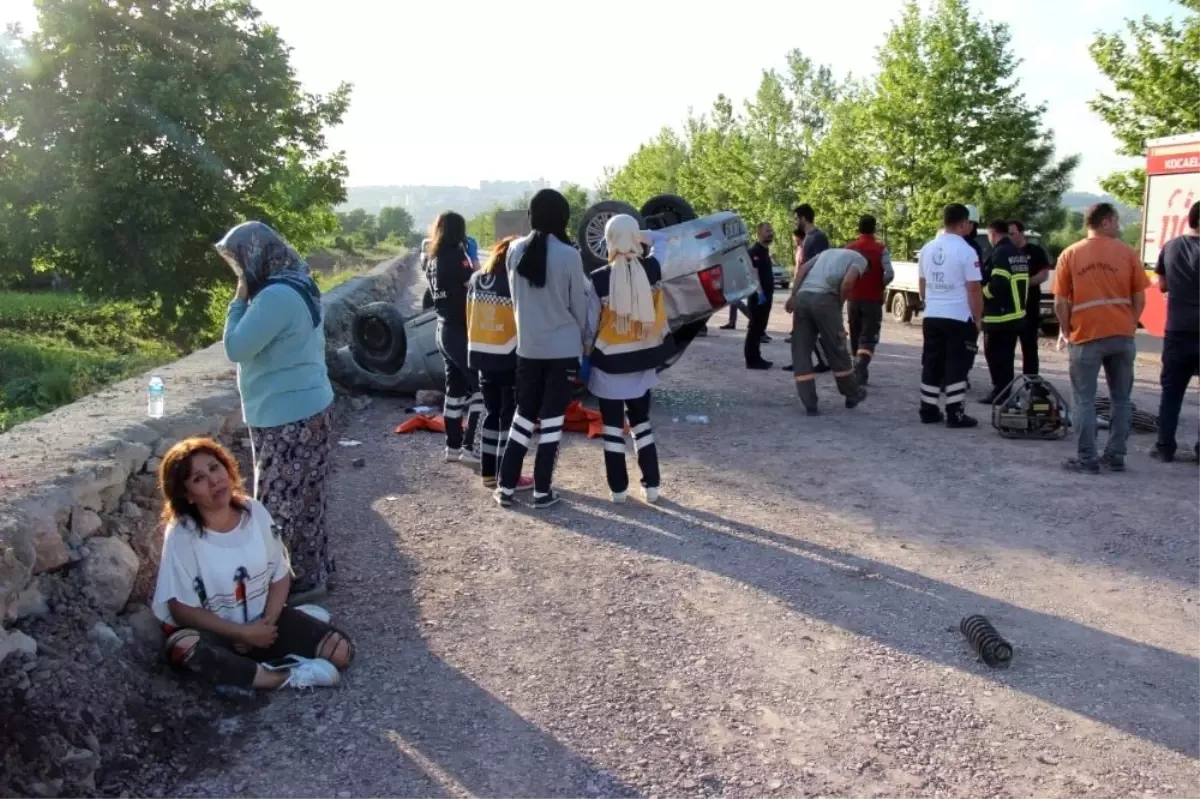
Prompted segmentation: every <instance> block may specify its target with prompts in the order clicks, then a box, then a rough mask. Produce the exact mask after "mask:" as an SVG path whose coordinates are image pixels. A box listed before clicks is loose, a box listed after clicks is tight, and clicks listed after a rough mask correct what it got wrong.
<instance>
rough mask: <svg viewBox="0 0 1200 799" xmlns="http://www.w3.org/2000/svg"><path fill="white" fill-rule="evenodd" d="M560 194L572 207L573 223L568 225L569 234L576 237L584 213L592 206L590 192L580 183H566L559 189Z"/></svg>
mask: <svg viewBox="0 0 1200 799" xmlns="http://www.w3.org/2000/svg"><path fill="white" fill-rule="evenodd" d="M559 192H561V193H562V196H563V197H565V198H566V199H567V203H568V204H569V205H570V206H571V221H570V222H568V223H567V234H568V235H570V236H574V235H575V231H576V230H578V229H579V222H580V220H581V219H583V212H584V211H586V210H587V209H588V206H589V205H590V204H591V201H590V200H589V199H588V190H587V189H585V188H584V187H583V186H580V185H579V184H578V183H564V184H563V185H562V186H561V187H560V188H559Z"/></svg>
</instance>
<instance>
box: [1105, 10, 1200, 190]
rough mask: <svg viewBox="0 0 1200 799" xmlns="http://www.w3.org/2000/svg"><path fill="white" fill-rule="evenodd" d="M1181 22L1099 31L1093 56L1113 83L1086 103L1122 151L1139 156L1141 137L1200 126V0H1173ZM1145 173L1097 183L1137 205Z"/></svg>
mask: <svg viewBox="0 0 1200 799" xmlns="http://www.w3.org/2000/svg"><path fill="white" fill-rule="evenodd" d="M1177 2H1178V3H1179V4H1180V5H1181V6H1183V7H1184V8H1185V9H1186V10H1187V13H1186V14H1185V15H1184V19H1183V21H1182V23H1181V24H1176V23H1175V22H1174V21H1173V20H1170V19H1167V20H1163V21H1156V20H1153V19H1151V18H1150V17H1149V16H1143V17H1142V18H1141V19H1140V20H1132V19H1131V20H1126V21H1125V32H1124V35H1122V34H1120V33H1101V34H1099V35H1097V36H1096V39H1095V40H1094V41H1093V42H1092V45H1091V48H1090V50H1091V54H1092V59H1093V60H1094V61H1095V62H1096V66H1098V67H1099V68H1100V71H1101V72H1102V73H1104V75H1105V77H1107V78H1108V79H1109V80H1110V81H1111V82H1112V84H1113V92H1112V93H1109V92H1101V93H1100V94H1099V95H1098V96H1097V97H1096V99H1094V100H1092V101H1091V103H1090V104H1089V105H1090V106H1091V108H1092V110H1093V111H1095V112H1096V113H1097V114H1099V115H1100V117H1101V118H1102V119H1103V120H1104V121H1105V122H1107V123H1108V125H1109V127H1110V128H1112V131H1113V135H1114V136H1116V138H1117V141H1118V142H1119V143H1120V150H1119V152H1120V153H1121V154H1122V155H1128V156H1133V157H1139V158H1140V157H1141V156H1143V155H1144V154H1145V151H1146V140H1147V139H1153V138H1158V137H1162V136H1174V135H1177V134H1180V133H1192V132H1194V131H1198V130H1200V0H1177ZM1145 179H1146V176H1145V172H1144V170H1142V169H1133V170H1129V171H1124V172H1116V173H1114V174H1112V175H1109V176H1108V177H1107V178H1105V179H1104V180H1103V181H1101V185H1102V186H1103V187H1104V190H1105V191H1107V192H1109V193H1110V194H1112V195H1113V196H1114V197H1116V198H1117V199H1118V200H1120V201H1121V202H1123V203H1125V204H1126V205H1130V206H1134V207H1138V206H1141V204H1142V187H1143V185H1144V183H1145Z"/></svg>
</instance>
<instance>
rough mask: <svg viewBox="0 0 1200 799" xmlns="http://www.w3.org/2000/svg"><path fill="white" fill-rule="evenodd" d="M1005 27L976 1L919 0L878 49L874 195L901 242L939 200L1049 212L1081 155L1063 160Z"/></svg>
mask: <svg viewBox="0 0 1200 799" xmlns="http://www.w3.org/2000/svg"><path fill="white" fill-rule="evenodd" d="M1010 43H1011V35H1010V33H1009V30H1008V27H1007V26H1006V25H1003V24H999V23H992V22H986V21H984V20H981V19H980V18H979V17H978V16H977V15H975V14H973V13H971V11H970V8H969V6H968V3H967V0H938V1H937V2H936V4H935V5H934V7H933V9H932V11H931V12H930V13H929V14H927V15H926V14H922V12H921V9H920V8H919V7H918V5H917V4H916V3H915V2H909V3H908V4H907V6H906V7H905V10H904V12H903V15H902V16H901V19H900V20H899V22H898V23H897V24H896V25H895V26H893V28H892V30H891V31H890V32H889V33H888V35H887V37H886V39H885V41H884V44H883V46H882V47H880V49H879V55H878V62H879V76H878V79H877V81H876V86H875V92H874V96H873V97H872V100H871V103H870V128H871V140H872V143H873V153H874V158H875V166H876V168H877V169H878V171H879V180H880V184H879V186H878V188H877V190H876V192H877V193H876V195H875V196H874V197H872V198H870V200H871V202H870V203H869V204H873V205H877V206H878V207H879V208H880V209H881V211H882V214H883V219H882V220H881V221H882V222H883V224H884V225H885V226H886V227H887V228H888V229H889V235H890V236H891V237H892V239H894V240H892V241H891V243H892V246H893V248H894V249H896V250H898V251H910V250H911V249H912V246H913V245H916V244H918V243H919V242H920V241H922V240H924V239H926V238H928V237H930V236H932V235H933V233H934V232H935V231H936V229H937V227H938V221H939V219H940V211H941V207H942V206H943V205H944V204H945V203H947V202H952V201H958V202H968V203H975V204H977V205H978V206H979V208H980V212H981V214H983V215H984V216H985V217H989V216H1020V217H1022V218H1023V219H1026V220H1029V221H1030V223H1032V224H1035V225H1036V224H1039V222H1040V220H1041V219H1042V218H1043V217H1044V216H1045V215H1046V214H1048V213H1053V212H1054V211H1055V209H1056V208H1057V206H1058V204H1059V199H1060V197H1061V196H1062V193H1063V191H1065V190H1066V189H1067V188H1068V187H1069V184H1070V178H1071V174H1072V173H1073V171H1074V169H1075V167H1076V165H1077V163H1078V158H1077V157H1075V156H1071V157H1068V158H1064V159H1063V160H1061V161H1056V160H1055V156H1054V141H1053V135H1052V134H1051V132H1050V131H1048V130H1047V129H1046V128H1045V126H1044V125H1043V121H1042V118H1043V116H1044V114H1045V107H1044V106H1030V105H1029V103H1028V102H1027V101H1026V99H1025V96H1024V95H1023V94H1022V93H1021V92H1020V90H1019V86H1018V84H1017V81H1016V80H1015V78H1014V73H1015V71H1016V68H1017V66H1018V64H1019V61H1018V59H1017V58H1016V57H1015V56H1014V55H1013V53H1012V49H1011V47H1010Z"/></svg>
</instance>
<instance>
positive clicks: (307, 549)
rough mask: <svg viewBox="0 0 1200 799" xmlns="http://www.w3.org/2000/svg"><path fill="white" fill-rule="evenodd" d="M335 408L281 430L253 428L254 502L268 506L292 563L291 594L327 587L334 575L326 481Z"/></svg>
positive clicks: (279, 428)
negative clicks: (330, 547)
mask: <svg viewBox="0 0 1200 799" xmlns="http://www.w3.org/2000/svg"><path fill="white" fill-rule="evenodd" d="M332 422H333V410H332V408H327V409H325V410H323V411H321V412H320V413H318V414H317V415H315V416H310V417H309V418H307V419H303V420H301V421H299V422H293V423H291V424H285V425H280V426H279V427H251V428H250V446H251V455H252V457H253V458H254V498H255V499H257V500H258V501H259V502H261V503H262V504H263V505H265V506H266V508H267V511H268V512H270V514H271V518H272V519H273V520H274V521H275V526H276V529H278V531H279V534H280V536H281V537H282V538H283V542H284V543H285V544H286V545H287V548H288V552H289V554H290V555H291V559H292V572H293V573H294V575H295V576H294V577H293V578H292V591H293V592H296V593H298V592H301V591H310V590H312V589H313V588H317V587H318V586H322V585H326V584H327V583H328V582H329V579H330V577H331V576H332V574H333V572H334V562H333V558H332V557H331V556H330V554H329V534H328V532H327V531H326V529H325V478H326V477H327V476H328V474H329V444H330V435H331V433H332Z"/></svg>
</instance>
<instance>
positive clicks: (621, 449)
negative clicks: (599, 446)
mask: <svg viewBox="0 0 1200 799" xmlns="http://www.w3.org/2000/svg"><path fill="white" fill-rule="evenodd" d="M604 451H605V452H613V453H617V454H620V455H624V454H625V442H624V441H622V442H620V443H617V442H616V441H608V440H605V442H604Z"/></svg>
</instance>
